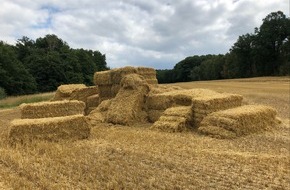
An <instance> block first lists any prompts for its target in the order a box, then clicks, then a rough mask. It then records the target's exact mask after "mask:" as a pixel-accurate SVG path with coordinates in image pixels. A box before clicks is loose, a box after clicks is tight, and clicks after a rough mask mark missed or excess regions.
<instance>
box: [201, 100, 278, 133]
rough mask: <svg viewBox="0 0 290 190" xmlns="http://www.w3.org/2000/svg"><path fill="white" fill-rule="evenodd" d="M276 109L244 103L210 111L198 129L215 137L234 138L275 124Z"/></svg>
mask: <svg viewBox="0 0 290 190" xmlns="http://www.w3.org/2000/svg"><path fill="white" fill-rule="evenodd" d="M276 114H277V111H276V110H275V109H273V108H272V107H268V106H263V105H245V106H241V107H237V108H232V109H228V110H223V111H219V112H215V113H212V114H210V115H208V116H207V117H205V118H204V119H203V121H202V122H201V124H200V127H199V128H198V131H199V132H201V133H203V134H206V135H209V136H212V137H216V138H235V137H240V136H244V135H249V134H252V133H258V132H263V131H267V130H270V129H271V128H273V126H275V125H276V124H277V120H276Z"/></svg>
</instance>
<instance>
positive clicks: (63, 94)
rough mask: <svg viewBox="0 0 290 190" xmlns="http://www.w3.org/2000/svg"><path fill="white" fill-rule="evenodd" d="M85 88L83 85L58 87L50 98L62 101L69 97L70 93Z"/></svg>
mask: <svg viewBox="0 0 290 190" xmlns="http://www.w3.org/2000/svg"><path fill="white" fill-rule="evenodd" d="M83 88H86V85H84V84H67V85H60V86H59V87H58V88H57V91H56V93H55V95H54V97H53V98H52V100H54V101H56V100H64V99H67V98H69V97H70V95H71V93H72V92H73V91H75V90H78V89H83Z"/></svg>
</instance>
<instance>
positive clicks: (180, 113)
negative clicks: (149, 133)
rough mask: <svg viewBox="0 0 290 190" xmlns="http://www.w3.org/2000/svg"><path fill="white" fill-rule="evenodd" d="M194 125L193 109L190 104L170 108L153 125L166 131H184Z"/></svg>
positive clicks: (152, 127) (153, 127) (154, 127)
mask: <svg viewBox="0 0 290 190" xmlns="http://www.w3.org/2000/svg"><path fill="white" fill-rule="evenodd" d="M191 127H192V111H191V107H190V106H179V107H172V108H168V109H166V110H165V111H164V113H163V114H162V116H161V117H160V118H159V119H158V120H157V121H156V122H155V123H154V124H153V125H152V126H151V129H157V130H160V131H166V132H182V131H186V130H188V129H189V128H191Z"/></svg>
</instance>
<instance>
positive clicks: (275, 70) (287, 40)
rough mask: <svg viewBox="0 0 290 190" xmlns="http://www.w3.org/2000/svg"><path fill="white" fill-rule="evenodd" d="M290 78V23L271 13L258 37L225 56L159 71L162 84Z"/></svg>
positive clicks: (239, 43) (244, 40)
mask: <svg viewBox="0 0 290 190" xmlns="http://www.w3.org/2000/svg"><path fill="white" fill-rule="evenodd" d="M289 74H290V19H289V18H287V17H286V16H285V14H284V13H283V12H281V11H278V12H273V13H270V14H269V15H268V16H266V18H264V19H263V23H262V25H261V26H260V27H259V28H255V32H254V34H245V35H242V36H239V38H238V40H237V41H236V43H234V45H233V46H232V48H231V49H230V51H229V52H228V53H227V54H225V55H201V56H198V55H194V56H190V57H187V58H185V59H184V60H182V61H180V62H178V63H177V64H176V65H175V67H174V68H173V69H171V70H158V71H157V78H158V81H159V83H173V82H187V81H198V80H214V79H229V78H245V77H257V76H277V75H289Z"/></svg>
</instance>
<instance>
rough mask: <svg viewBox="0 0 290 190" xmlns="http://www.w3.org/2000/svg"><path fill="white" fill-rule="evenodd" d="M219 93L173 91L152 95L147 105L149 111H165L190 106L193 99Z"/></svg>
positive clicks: (191, 90)
mask: <svg viewBox="0 0 290 190" xmlns="http://www.w3.org/2000/svg"><path fill="white" fill-rule="evenodd" d="M217 94H218V93H217V92H215V91H212V90H207V89H189V90H185V89H182V90H173V91H166V92H163V93H157V94H156V93H150V94H149V96H148V98H147V100H146V105H147V107H148V109H149V110H150V109H154V110H165V109H167V108H170V107H173V106H178V105H181V106H189V105H191V104H192V99H193V98H197V97H202V96H212V95H217Z"/></svg>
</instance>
